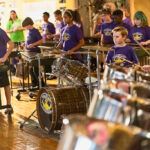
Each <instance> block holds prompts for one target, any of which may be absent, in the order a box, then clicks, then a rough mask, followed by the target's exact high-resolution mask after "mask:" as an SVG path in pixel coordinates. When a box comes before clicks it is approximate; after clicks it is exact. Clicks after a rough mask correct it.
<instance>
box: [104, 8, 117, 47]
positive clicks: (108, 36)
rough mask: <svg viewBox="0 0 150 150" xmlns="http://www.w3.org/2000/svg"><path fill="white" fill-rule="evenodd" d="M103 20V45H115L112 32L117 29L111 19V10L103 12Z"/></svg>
mask: <svg viewBox="0 0 150 150" xmlns="http://www.w3.org/2000/svg"><path fill="white" fill-rule="evenodd" d="M102 19H103V20H104V23H103V24H102V25H101V43H102V44H113V38H112V30H113V29H114V28H115V23H114V22H113V20H112V19H111V12H110V10H109V9H103V10H102Z"/></svg>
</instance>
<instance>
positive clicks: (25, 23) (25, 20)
mask: <svg viewBox="0 0 150 150" xmlns="http://www.w3.org/2000/svg"><path fill="white" fill-rule="evenodd" d="M33 24H34V22H33V20H32V19H31V18H30V17H27V18H25V19H24V20H23V22H22V26H23V27H26V26H28V25H33Z"/></svg>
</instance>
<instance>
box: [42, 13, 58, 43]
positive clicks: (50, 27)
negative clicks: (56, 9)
mask: <svg viewBox="0 0 150 150" xmlns="http://www.w3.org/2000/svg"><path fill="white" fill-rule="evenodd" d="M49 16H50V15H49V13H48V12H44V13H43V20H44V24H43V25H42V33H43V35H42V36H43V42H47V41H49V40H50V39H51V36H50V35H51V34H55V27H54V24H52V23H51V22H49Z"/></svg>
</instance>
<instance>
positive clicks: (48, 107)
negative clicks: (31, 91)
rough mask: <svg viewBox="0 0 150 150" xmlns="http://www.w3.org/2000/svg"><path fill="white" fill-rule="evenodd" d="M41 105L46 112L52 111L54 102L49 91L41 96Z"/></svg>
mask: <svg viewBox="0 0 150 150" xmlns="http://www.w3.org/2000/svg"><path fill="white" fill-rule="evenodd" d="M40 105H41V108H42V109H43V111H44V112H45V113H46V114H51V113H52V102H51V100H50V97H49V94H48V93H42V94H41V96H40Z"/></svg>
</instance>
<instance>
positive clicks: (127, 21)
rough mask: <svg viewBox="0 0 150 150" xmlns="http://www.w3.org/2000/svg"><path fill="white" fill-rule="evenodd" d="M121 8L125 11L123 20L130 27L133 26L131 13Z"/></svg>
mask: <svg viewBox="0 0 150 150" xmlns="http://www.w3.org/2000/svg"><path fill="white" fill-rule="evenodd" d="M120 10H122V12H123V22H124V23H125V24H127V25H129V26H130V27H133V24H132V21H131V19H130V14H129V13H128V11H127V9H126V8H123V7H122V8H121V9H120Z"/></svg>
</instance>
